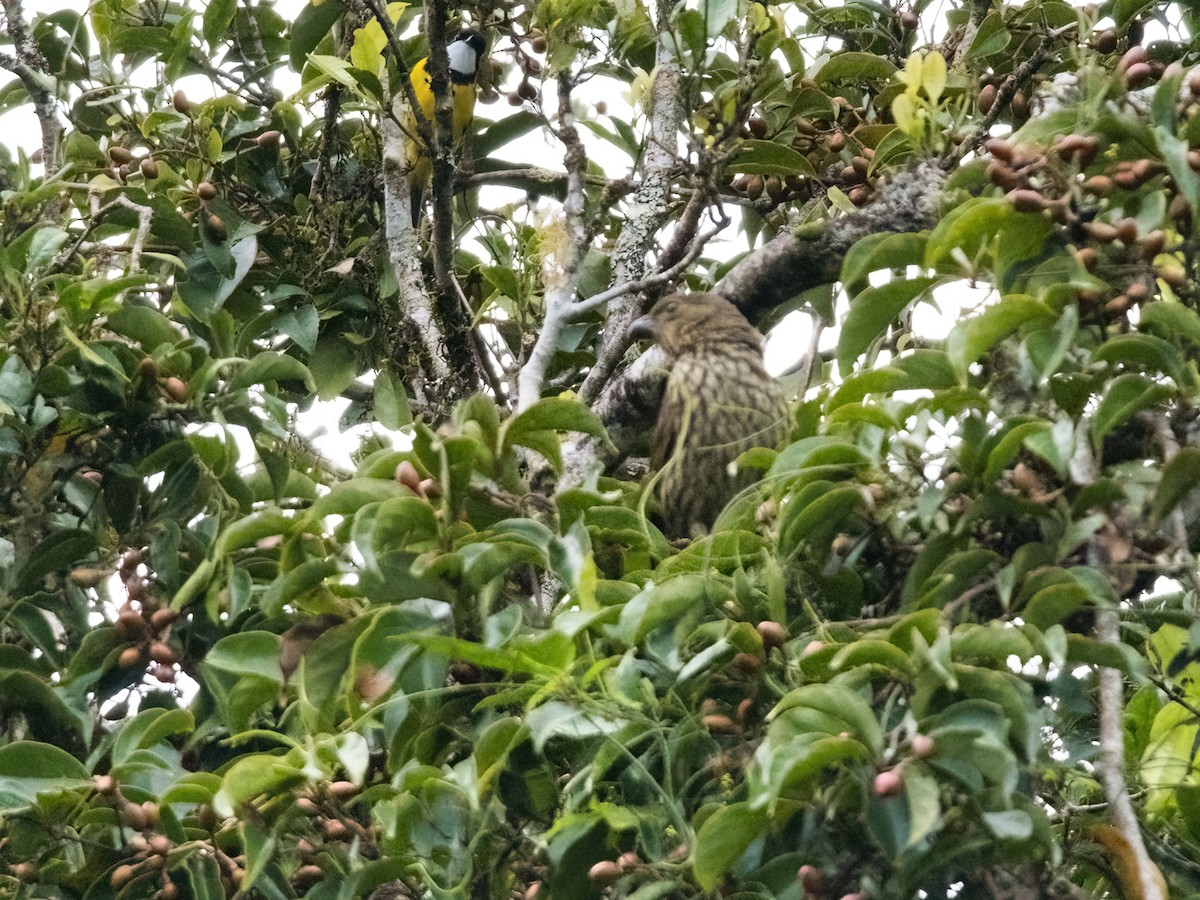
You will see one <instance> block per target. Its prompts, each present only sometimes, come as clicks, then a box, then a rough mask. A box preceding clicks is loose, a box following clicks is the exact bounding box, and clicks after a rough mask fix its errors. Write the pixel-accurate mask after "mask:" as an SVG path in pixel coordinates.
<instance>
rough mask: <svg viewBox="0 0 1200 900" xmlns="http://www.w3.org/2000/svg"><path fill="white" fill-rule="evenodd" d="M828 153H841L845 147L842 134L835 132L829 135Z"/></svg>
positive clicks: (843, 134) (844, 136)
mask: <svg viewBox="0 0 1200 900" xmlns="http://www.w3.org/2000/svg"><path fill="white" fill-rule="evenodd" d="M828 145H829V151H830V152H831V153H841V152H842V148H843V147H845V146H846V135H845V133H844V132H841V131H835V132H833V134H831V135H829V141H828Z"/></svg>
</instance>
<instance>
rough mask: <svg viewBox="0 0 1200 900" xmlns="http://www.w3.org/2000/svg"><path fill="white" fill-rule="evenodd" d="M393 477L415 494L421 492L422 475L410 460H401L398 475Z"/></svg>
mask: <svg viewBox="0 0 1200 900" xmlns="http://www.w3.org/2000/svg"><path fill="white" fill-rule="evenodd" d="M393 477H394V478H395V480H396V481H398V482H400V484H402V485H404V486H405V487H406V488H408V489H409V490H410V491H412V492H413V493H414V494H419V493H420V492H421V473H420V472H418V471H417V467H416V466H414V465H413V464H412V462H410V461H409V460H407V459H402V460H400V462H399V463H398V464H397V465H396V473H395V475H394V476H393Z"/></svg>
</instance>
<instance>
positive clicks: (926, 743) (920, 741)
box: [909, 734, 937, 759]
mask: <svg viewBox="0 0 1200 900" xmlns="http://www.w3.org/2000/svg"><path fill="white" fill-rule="evenodd" d="M909 746H910V747H911V748H912V754H913V756H915V757H916V758H917V759H927V758H929V757H930V756H933V753H934V751H935V750H937V746H936V745H935V743H934V740H933V738H931V737H930V736H929V735H927V734H914V735H913V738H912V740H911V741H910V742H909Z"/></svg>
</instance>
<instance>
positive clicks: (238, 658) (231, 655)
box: [203, 631, 283, 684]
mask: <svg viewBox="0 0 1200 900" xmlns="http://www.w3.org/2000/svg"><path fill="white" fill-rule="evenodd" d="M203 665H204V666H205V667H206V668H212V669H218V670H220V671H222V672H230V673H232V674H234V675H237V676H239V677H241V676H245V675H255V676H258V677H259V678H265V679H267V680H268V681H273V682H275V683H276V684H283V672H282V670H281V669H280V668H279V635H277V634H272V633H271V632H269V631H243V632H241V633H240V634H230V635H227V636H225V637H223V638H221V639H220V640H219V641H217V642H216V643H215V644H214V645H213V646H212V649H210V650H209V651H208V653H207V654H206V655H205V657H204V663H203Z"/></svg>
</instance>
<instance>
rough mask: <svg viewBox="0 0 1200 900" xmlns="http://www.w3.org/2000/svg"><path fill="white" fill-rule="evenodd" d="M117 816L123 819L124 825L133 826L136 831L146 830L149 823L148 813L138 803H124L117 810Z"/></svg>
mask: <svg viewBox="0 0 1200 900" xmlns="http://www.w3.org/2000/svg"><path fill="white" fill-rule="evenodd" d="M117 818H118V819H120V820H121V824H122V825H124V826H125V827H127V828H132V829H133V830H134V831H145V830H146V826H147V824H148V823H147V822H146V814H145V813H144V812H143V811H142V807H141V806H140V805H138V804H137V803H126V804H124V805H123V806H122V807H121V808H120V809H119V810H118V811H117Z"/></svg>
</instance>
